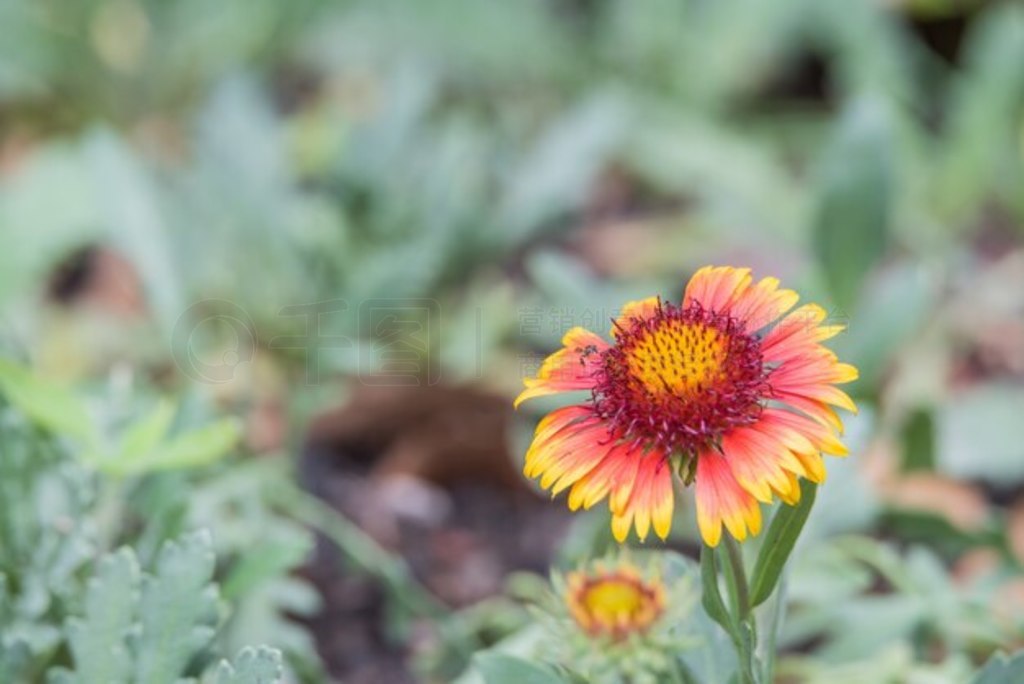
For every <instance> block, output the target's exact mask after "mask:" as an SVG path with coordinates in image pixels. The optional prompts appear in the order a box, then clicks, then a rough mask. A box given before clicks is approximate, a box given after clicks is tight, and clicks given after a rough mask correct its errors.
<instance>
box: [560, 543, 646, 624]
mask: <svg viewBox="0 0 1024 684" xmlns="http://www.w3.org/2000/svg"><path fill="white" fill-rule="evenodd" d="M564 599H565V605H566V607H568V609H569V614H570V615H572V617H573V620H575V621H576V624H577V625H579V626H580V628H581V629H582V630H583V631H585V632H586V633H587V634H589V635H590V636H594V637H600V636H608V637H611V638H612V639H613V640H620V639H624V638H625V637H627V636H629V635H630V634H643V633H644V632H646V631H647V630H648V629H649V628H650V627H651V625H653V624H654V622H655V621H656V620H657V619H658V618H659V617H661V615H662V613H664V612H665V587H664V585H663V584H662V582H661V581H660V580H658V579H657V578H650V579H645V578H644V577H643V575H641V573H640V571H639V569H638V568H636V567H635V566H633V565H631V564H629V563H626V562H621V563H619V564H617V565H616V566H615V567H607V566H605V565H604V564H601V563H598V564H596V565H595V566H594V567H593V568H592V569H589V570H577V571H575V572H572V573H569V575H568V577H567V578H566V587H565V595H564Z"/></svg>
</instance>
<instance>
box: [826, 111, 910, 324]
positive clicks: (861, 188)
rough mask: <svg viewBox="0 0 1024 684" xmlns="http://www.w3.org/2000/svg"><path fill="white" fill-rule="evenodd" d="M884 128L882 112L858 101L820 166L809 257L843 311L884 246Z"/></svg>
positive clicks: (888, 149)
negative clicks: (818, 266)
mask: <svg viewBox="0 0 1024 684" xmlns="http://www.w3.org/2000/svg"><path fill="white" fill-rule="evenodd" d="M889 128H890V126H889V121H888V116H887V113H886V110H885V109H884V107H883V106H882V105H881V104H880V103H879V102H877V101H875V100H871V99H865V100H861V101H859V102H857V103H855V104H854V106H853V107H851V108H850V109H849V110H848V111H847V112H846V113H845V114H844V115H843V117H842V119H841V120H840V121H839V128H838V130H837V131H836V132H835V138H834V140H833V141H832V143H831V145H830V146H829V147H828V149H827V150H826V152H825V156H824V159H823V160H822V162H821V171H820V174H821V175H820V181H819V182H820V185H819V198H818V208H817V212H816V214H815V217H814V233H813V238H814V251H815V254H816V255H817V257H818V261H819V263H820V264H821V268H822V271H823V275H824V277H825V279H826V281H827V282H828V284H829V288H830V290H831V292H832V296H833V297H834V299H835V301H836V303H837V304H838V305H839V306H841V307H843V308H845V309H846V310H847V311H849V310H851V309H852V307H853V305H854V303H855V302H856V301H857V298H858V296H859V294H860V290H861V284H862V282H863V280H864V276H865V275H866V274H867V272H868V271H869V270H870V269H871V268H872V267H873V266H874V265H875V264H876V263H877V262H878V260H879V259H880V258H881V256H882V255H883V254H884V253H885V250H886V246H887V244H886V243H887V241H888V233H889V221H890V214H891V205H892V184H893V168H892V167H893V160H892V145H893V140H892V136H891V134H890V131H889Z"/></svg>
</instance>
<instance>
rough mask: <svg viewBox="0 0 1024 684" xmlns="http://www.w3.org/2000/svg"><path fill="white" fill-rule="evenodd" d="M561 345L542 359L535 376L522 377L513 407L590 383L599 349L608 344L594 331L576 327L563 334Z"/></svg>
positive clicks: (583, 386)
mask: <svg viewBox="0 0 1024 684" xmlns="http://www.w3.org/2000/svg"><path fill="white" fill-rule="evenodd" d="M562 345H563V348H562V349H559V350H558V351H557V352H555V353H554V354H552V355H551V356H549V357H548V358H547V359H545V360H544V363H543V364H541V367H540V370H539V371H538V373H537V377H535V378H525V379H524V380H523V384H524V385H526V389H525V390H523V391H522V392H521V393H520V394H519V396H518V397H516V400H515V406H516V407H518V406H519V404H521V403H523V402H524V401H526V400H527V399H534V398H536V397H542V396H545V395H548V394H557V393H559V392H571V391H574V390H585V389H590V388H592V387H593V386H594V373H595V372H596V371H597V370H598V369H599V368H600V364H601V352H602V351H604V350H605V349H607V348H608V343H607V342H605V341H604V339H602V338H601V337H600V336H599V335H597V334H596V333H593V332H590V331H589V330H587V329H585V328H579V327H577V328H572V329H571V330H569V332H567V333H565V336H564V337H563V338H562Z"/></svg>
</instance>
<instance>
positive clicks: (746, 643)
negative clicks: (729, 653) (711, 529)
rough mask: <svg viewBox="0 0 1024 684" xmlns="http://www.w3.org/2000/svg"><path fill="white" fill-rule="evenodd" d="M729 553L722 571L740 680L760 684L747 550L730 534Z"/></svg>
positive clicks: (727, 546) (725, 556) (726, 545)
mask: <svg viewBox="0 0 1024 684" xmlns="http://www.w3.org/2000/svg"><path fill="white" fill-rule="evenodd" d="M724 546H725V555H724V557H723V559H722V560H723V561H724V562H723V563H722V571H723V574H724V575H725V584H726V588H727V589H728V591H729V599H730V604H731V605H730V608H731V611H730V612H731V613H732V614H731V615H730V618H731V620H730V623H731V630H730V631H731V634H730V636H731V637H732V641H733V644H734V645H735V647H736V656H737V659H738V660H739V670H740V672H739V674H740V681H741V682H743V684H758V683H759V682H760V677H759V676H758V674H759V671H758V668H757V667H756V664H755V659H754V649H755V648H756V647H757V630H756V629H755V626H754V620H753V613H752V612H751V606H750V588H749V585H748V583H747V574H746V570H745V568H744V565H743V554H742V552H741V551H740V548H739V545H738V544H737V543H736V540H735V539H733V538H732V537H731V536H730V535H725V538H724Z"/></svg>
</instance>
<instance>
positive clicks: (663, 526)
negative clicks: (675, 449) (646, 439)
mask: <svg viewBox="0 0 1024 684" xmlns="http://www.w3.org/2000/svg"><path fill="white" fill-rule="evenodd" d="M634 457H635V458H636V459H637V461H638V463H637V472H636V479H635V481H634V483H633V486H632V487H631V488H630V494H629V499H628V501H627V502H626V505H625V507H624V508H623V509H622V510H621V511H619V512H614V511H613V515H612V533H613V534H614V535H615V538H616V539H617V540H618V541H619V542H622V541H624V540H625V539H626V536H627V535H628V534H629V529H630V527H631V526H633V525H635V527H636V534H637V536H638V537H639V538H640V540H641V541H644V540H645V539H646V538H647V534H648V533H649V532H650V530H651V525H652V523H653V526H654V531H655V533H656V534H657V535H658V536H659V537H661V538H662V539H665V537H667V536H668V533H669V531H670V530H671V527H672V510H673V507H674V501H673V493H672V468H671V467H670V466H669V462H668V459H667V458H666V457H665V456H664V455H663V454H661V453H660V452H648V453H646V454H642V455H641V454H636V455H635V456H634Z"/></svg>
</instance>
